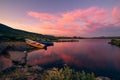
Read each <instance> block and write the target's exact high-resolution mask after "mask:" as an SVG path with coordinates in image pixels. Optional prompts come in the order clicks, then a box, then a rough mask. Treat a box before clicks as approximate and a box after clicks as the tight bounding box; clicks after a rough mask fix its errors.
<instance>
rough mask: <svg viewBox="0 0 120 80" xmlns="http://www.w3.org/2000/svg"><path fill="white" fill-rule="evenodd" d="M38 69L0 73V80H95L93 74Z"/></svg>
mask: <svg viewBox="0 0 120 80" xmlns="http://www.w3.org/2000/svg"><path fill="white" fill-rule="evenodd" d="M38 69H39V67H36V68H34V67H32V66H25V67H24V68H23V67H18V68H16V69H15V70H12V71H8V72H1V73H0V80H6V79H9V80H96V78H95V75H94V73H85V72H84V71H82V72H76V71H74V70H73V69H70V68H69V67H64V68H61V69H58V68H52V69H49V70H38Z"/></svg>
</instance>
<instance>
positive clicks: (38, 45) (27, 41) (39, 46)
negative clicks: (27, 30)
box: [25, 39, 45, 49]
mask: <svg viewBox="0 0 120 80" xmlns="http://www.w3.org/2000/svg"><path fill="white" fill-rule="evenodd" d="M25 41H26V43H27V44H28V45H30V46H33V47H36V48H40V49H43V48H45V45H44V44H42V43H39V42H36V41H33V40H30V39H25Z"/></svg>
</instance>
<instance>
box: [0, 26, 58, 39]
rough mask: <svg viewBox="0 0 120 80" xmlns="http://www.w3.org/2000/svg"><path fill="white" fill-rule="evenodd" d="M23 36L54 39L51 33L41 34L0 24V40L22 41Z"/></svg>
mask: <svg viewBox="0 0 120 80" xmlns="http://www.w3.org/2000/svg"><path fill="white" fill-rule="evenodd" d="M25 38H30V39H33V40H40V39H47V40H54V39H56V38H55V37H54V36H51V35H42V34H38V33H32V32H27V31H23V30H19V29H13V28H11V27H9V26H7V25H4V24H0V41H19V40H20V41H23V40H24V39H25Z"/></svg>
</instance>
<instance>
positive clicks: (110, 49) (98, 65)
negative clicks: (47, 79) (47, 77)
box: [28, 39, 120, 80]
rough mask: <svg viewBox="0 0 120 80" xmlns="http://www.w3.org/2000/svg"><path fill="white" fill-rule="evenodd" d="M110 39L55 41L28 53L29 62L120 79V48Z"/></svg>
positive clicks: (44, 66)
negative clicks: (44, 48) (50, 44)
mask: <svg viewBox="0 0 120 80" xmlns="http://www.w3.org/2000/svg"><path fill="white" fill-rule="evenodd" d="M109 41H110V40H109V39H80V40H79V42H60V43H57V42H56V43H54V46H50V47H48V48H47V50H35V51H32V52H30V53H28V64H30V65H40V66H42V67H43V68H52V67H59V68H60V67H63V66H64V65H65V64H66V65H68V66H70V67H71V68H73V69H75V70H77V71H81V70H84V71H86V72H94V73H95V74H96V75H97V76H108V77H110V78H114V79H118V80H120V48H119V47H116V46H113V45H110V44H108V42H109Z"/></svg>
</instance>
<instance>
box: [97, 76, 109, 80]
mask: <svg viewBox="0 0 120 80" xmlns="http://www.w3.org/2000/svg"><path fill="white" fill-rule="evenodd" d="M96 80H111V79H110V78H108V77H103V76H100V77H97V78H96Z"/></svg>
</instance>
